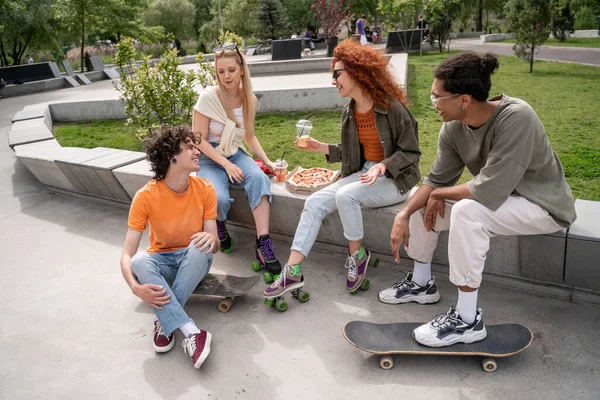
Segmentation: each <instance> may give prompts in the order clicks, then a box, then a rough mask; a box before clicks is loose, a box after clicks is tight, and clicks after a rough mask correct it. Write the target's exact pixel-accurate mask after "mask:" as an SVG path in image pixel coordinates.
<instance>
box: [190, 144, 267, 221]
mask: <svg viewBox="0 0 600 400" xmlns="http://www.w3.org/2000/svg"><path fill="white" fill-rule="evenodd" d="M211 145H212V146H213V147H216V146H218V144H217V143H211ZM227 159H228V160H229V161H231V162H232V163H234V164H235V165H237V166H238V167H239V168H240V169H241V170H242V172H243V173H244V180H243V181H242V182H241V183H236V185H237V186H239V187H241V188H242V189H243V190H244V194H245V195H246V197H247V198H248V203H249V204H250V209H251V210H252V211H254V209H255V208H256V207H258V205H259V204H260V202H261V200H262V197H263V196H268V198H269V203H270V202H271V182H270V181H269V177H268V176H267V175H266V174H265V173H264V172H263V171H262V170H261V169H260V167H259V166H258V164H256V162H255V161H254V160H253V159H252V158H250V157H249V156H248V155H247V154H246V153H244V152H243V151H241V150H238V151H237V153H235V154H234V155H232V156H230V157H229V158H227ZM198 163H199V164H200V171H198V173H197V175H198V176H199V177H201V178H206V179H207V180H208V181H209V182H210V183H212V184H213V186H214V187H215V191H216V192H217V201H218V204H217V219H218V220H219V221H225V220H226V219H227V213H228V212H229V209H230V208H231V204H232V203H233V199H232V198H231V196H230V195H229V188H231V185H232V184H231V182H229V177H228V176H227V171H225V168H223V167H221V166H220V165H219V164H217V163H216V162H214V161H213V160H212V159H211V158H210V157H208V156H207V155H206V154H202V155H201V156H200V158H199V159H198Z"/></svg>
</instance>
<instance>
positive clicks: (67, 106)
mask: <svg viewBox="0 0 600 400" xmlns="http://www.w3.org/2000/svg"><path fill="white" fill-rule="evenodd" d="M48 107H49V108H50V114H51V115H52V120H53V121H60V122H74V121H89V120H98V119H127V115H125V105H124V104H123V102H122V101H121V100H96V101H85V102H73V103H52V104H50V105H49V106H48Z"/></svg>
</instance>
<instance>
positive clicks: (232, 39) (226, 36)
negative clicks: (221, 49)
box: [219, 31, 242, 47]
mask: <svg viewBox="0 0 600 400" xmlns="http://www.w3.org/2000/svg"><path fill="white" fill-rule="evenodd" d="M219 43H221V44H225V43H232V44H233V43H235V44H237V45H238V47H242V37H241V36H238V35H236V34H235V33H233V32H229V31H225V32H223V31H221V32H220V33H219Z"/></svg>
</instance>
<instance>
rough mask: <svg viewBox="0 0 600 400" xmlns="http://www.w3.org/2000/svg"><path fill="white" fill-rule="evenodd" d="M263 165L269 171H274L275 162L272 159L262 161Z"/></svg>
mask: <svg viewBox="0 0 600 400" xmlns="http://www.w3.org/2000/svg"><path fill="white" fill-rule="evenodd" d="M264 164H265V166H266V167H267V168H269V169H270V170H271V171H273V172H275V163H274V162H273V161H267V162H266V163H264Z"/></svg>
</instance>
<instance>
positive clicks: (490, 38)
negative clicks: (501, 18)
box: [479, 33, 514, 44]
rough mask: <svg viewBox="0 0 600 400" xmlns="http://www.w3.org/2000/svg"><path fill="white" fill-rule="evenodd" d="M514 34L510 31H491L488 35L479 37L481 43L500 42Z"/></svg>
mask: <svg viewBox="0 0 600 400" xmlns="http://www.w3.org/2000/svg"><path fill="white" fill-rule="evenodd" d="M513 37H514V35H513V34H512V33H492V34H490V35H481V36H479V39H480V41H481V44H484V43H488V42H501V41H503V40H506V39H512V38H513Z"/></svg>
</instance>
